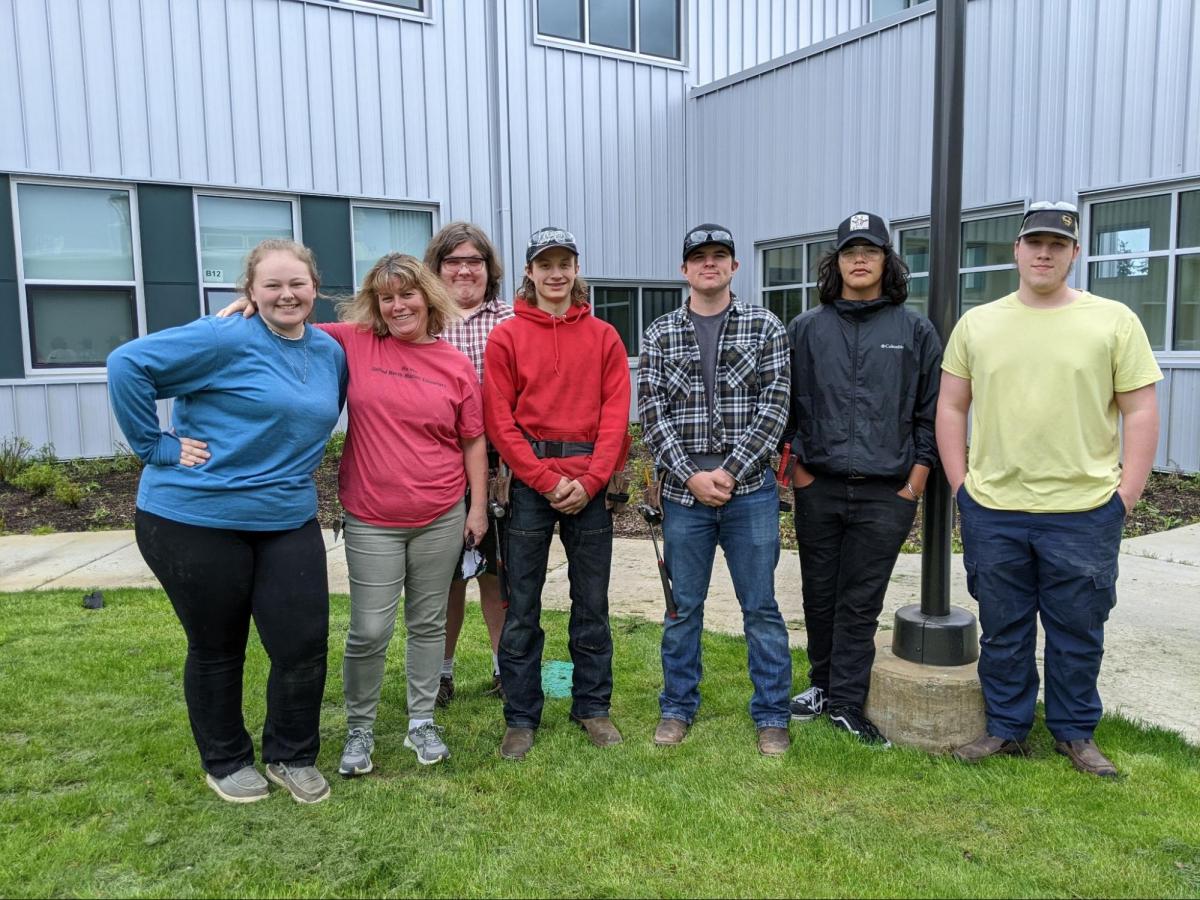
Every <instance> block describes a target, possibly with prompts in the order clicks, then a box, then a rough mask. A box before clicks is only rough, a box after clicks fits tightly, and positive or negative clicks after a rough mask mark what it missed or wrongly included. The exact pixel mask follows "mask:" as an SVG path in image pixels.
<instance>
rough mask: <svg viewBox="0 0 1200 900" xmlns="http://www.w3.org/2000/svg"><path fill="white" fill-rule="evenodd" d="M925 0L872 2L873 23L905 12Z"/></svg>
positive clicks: (880, 0)
mask: <svg viewBox="0 0 1200 900" xmlns="http://www.w3.org/2000/svg"><path fill="white" fill-rule="evenodd" d="M922 2H923V0H871V21H872V22H874V21H875V20H876V19H882V18H883V17H884V16H892V15H895V14H896V13H898V12H903V11H904V10H906V9H909V8H910V7H913V6H916V5H917V4H918V3H922Z"/></svg>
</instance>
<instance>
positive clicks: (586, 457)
mask: <svg viewBox="0 0 1200 900" xmlns="http://www.w3.org/2000/svg"><path fill="white" fill-rule="evenodd" d="M525 263H526V264H525V280H524V284H523V285H522V286H521V290H520V291H519V292H518V294H517V300H516V302H515V303H514V304H513V307H514V311H515V312H516V317H515V318H513V319H509V320H508V321H506V322H503V323H501V324H500V325H498V326H497V327H496V329H495V330H494V331H493V332H492V334H491V337H490V338H489V339H488V344H487V350H486V351H485V354H484V378H483V384H484V421H485V424H486V428H487V436H488V440H489V441H491V443H492V445H493V446H494V447H495V448H496V449H497V450H498V451H499V453H500V456H501V458H502V459H503V460H504V461H505V463H507V464H508V467H509V468H510V469H511V470H512V473H513V482H512V491H511V494H510V499H511V508H510V512H509V519H508V525H507V528H506V529H505V532H506V539H507V548H506V550H505V553H504V559H505V564H506V569H507V573H508V592H509V605H508V614H507V616H506V618H505V620H504V630H503V631H502V632H501V634H500V653H499V657H500V678H501V681H502V682H503V684H504V690H505V693H506V694H507V699H506V701H505V703H504V719H505V722H506V723H507V725H508V728H507V730H506V731H505V733H504V739H503V741H502V742H501V744H500V755H501V756H503V757H505V758H506V759H522V758H524V756H525V754H526V753H528V752H529V749H530V747H532V746H533V735H534V730H535V729H536V728H537V727H538V725H539V724H540V723H541V716H542V703H543V695H542V673H541V669H542V647H543V644H544V643H545V632H543V631H542V627H541V611H542V586H543V585H544V584H545V581H546V562H547V558H548V556H549V553H550V541H551V540H552V539H553V536H554V526H555V524H557V525H558V526H559V533H560V535H561V538H562V542H563V547H564V548H565V549H566V551H567V572H568V578H569V580H570V584H571V619H570V624H569V626H568V633H569V635H570V641H569V646H570V650H571V660H572V661H573V662H574V666H575V671H574V681H573V684H572V688H571V696H572V703H571V718H572V719H573V720H575V721H576V722H578V723H579V725H580V726H582V727H583V729H584V730H585V731H586V732H587V735H588V739H589V740H591V742H592V743H593V744H595V745H596V746H598V747H607V746H610V745H612V744H617V743H620V741H621V734H620V732H619V731H617V729H616V727H615V726H614V725H613V723H612V721H611V720H610V719H609V701H610V700H611V697H612V634H611V633H610V631H609V627H608V577H609V569H610V566H611V562H612V514H611V513H610V512H609V510H608V508H607V507H606V504H605V499H606V498H605V495H606V490H605V489H606V487H607V485H608V480H609V479H610V478H611V477H612V474H613V472H614V471H615V469H616V467H617V463H618V461H619V458H620V455H621V450H622V446H623V443H624V440H625V435H626V432H627V429H628V425H629V399H630V386H629V364H628V361H627V357H626V355H625V348H624V345H623V344H622V343H621V338H620V335H619V334H618V333H617V331H616V329H615V328H613V327H612V326H611V325H609V324H608V323H607V322H603V321H601V320H600V319H597V318H595V317H594V316H593V315H592V311H591V306H590V305H589V303H588V295H587V285H586V284H585V283H584V281H583V279H582V278H579V249H578V247H577V246H576V244H575V237H574V236H573V235H572V234H571V233H570V232H569V231H564V230H562V229H560V228H542V229H540V230H539V231H535V232H534V233H533V234H532V235H531V236H530V238H529V246H528V247H527V248H526V250H525Z"/></svg>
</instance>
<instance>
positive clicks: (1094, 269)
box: [1087, 189, 1200, 352]
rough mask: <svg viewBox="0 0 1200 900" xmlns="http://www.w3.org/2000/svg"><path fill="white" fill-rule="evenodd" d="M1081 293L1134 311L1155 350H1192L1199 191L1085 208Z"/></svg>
mask: <svg viewBox="0 0 1200 900" xmlns="http://www.w3.org/2000/svg"><path fill="white" fill-rule="evenodd" d="M1088 218H1089V223H1090V228H1089V241H1088V260H1087V273H1088V290H1090V291H1091V292H1092V293H1095V294H1098V295H1100V296H1101V297H1108V298H1110V299H1113V300H1120V301H1121V302H1122V303H1124V304H1126V305H1127V306H1128V307H1129V308H1130V309H1132V310H1133V311H1134V312H1136V313H1137V315H1138V318H1139V319H1141V321H1142V326H1143V327H1144V328H1145V329H1146V334H1147V336H1148V337H1149V338H1150V346H1151V347H1153V348H1154V349H1155V350H1181V351H1192V352H1195V351H1198V350H1200V190H1196V189H1193V190H1183V189H1181V190H1176V191H1165V192H1162V193H1158V194H1152V195H1149V196H1143V197H1129V198H1124V199H1119V200H1111V201H1105V202H1097V203H1092V204H1091V205H1090V206H1089V207H1088Z"/></svg>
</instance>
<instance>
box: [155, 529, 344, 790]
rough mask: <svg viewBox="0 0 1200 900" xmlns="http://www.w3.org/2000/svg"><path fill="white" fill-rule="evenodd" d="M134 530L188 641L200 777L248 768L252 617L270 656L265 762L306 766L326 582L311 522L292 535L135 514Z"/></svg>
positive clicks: (319, 681)
mask: <svg viewBox="0 0 1200 900" xmlns="http://www.w3.org/2000/svg"><path fill="white" fill-rule="evenodd" d="M135 530H136V534H137V543H138V549H140V550H141V551H142V556H143V557H144V558H145V560H146V564H147V565H149V566H150V569H151V570H152V571H153V572H154V574H155V576H156V577H157V578H158V580H159V582H160V583H161V584H162V586H163V589H164V590H165V591H166V592H167V596H168V597H169V598H170V599H171V605H172V606H174V607H175V614H176V615H177V616H178V617H179V621H180V622H181V623H182V624H183V630H184V632H185V633H186V634H187V641H188V652H187V662H186V663H185V664H184V667H183V692H184V696H185V697H186V699H187V707H188V717H189V719H190V720H191V723H192V734H193V735H195V738H196V746H197V748H198V749H199V750H200V762H201V765H202V766H203V767H204V770H205V771H206V772H208V773H209V774H211V775H213V776H214V777H216V778H223V777H224V776H226V775H229V774H231V773H233V772H236V771H238V770H239V769H241V768H243V767H244V766H248V765H252V764H253V763H254V744H253V743H252V741H251V740H250V735H249V734H248V733H247V731H246V725H245V721H244V720H243V718H242V671H243V669H244V667H245V663H246V639H247V637H248V635H249V633H250V618H251V616H253V617H254V624H255V626H256V627H257V628H258V635H259V637H260V638H261V639H262V643H263V647H264V648H265V649H266V651H267V656H269V657H270V659H271V674H270V677H269V679H268V681H267V718H266V722H265V723H264V724H263V735H262V758H263V760H264V762H268V763H272V762H284V763H288V764H290V765H296V766H311V765H313V764H314V763H315V762H316V759H317V751H318V750H319V748H320V719H321V698H322V696H323V695H324V692H325V657H326V653H327V651H328V643H329V582H328V578H327V575H326V571H325V543H324V541H323V540H322V538H321V529H320V526H318V525H317V520H316V519H311V520H310V521H308V522H307V523H306V524H304V525H302V526H301V527H299V528H296V529H293V530H291V531H232V530H227V529H223V528H204V527H201V526H198V525H185V524H183V523H181V522H175V521H172V520H170V519H164V518H162V517H161V516H156V515H154V514H153V513H148V512H145V511H143V510H140V509H139V510H138V511H137V516H136V519H135Z"/></svg>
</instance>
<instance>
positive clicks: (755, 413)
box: [637, 296, 791, 506]
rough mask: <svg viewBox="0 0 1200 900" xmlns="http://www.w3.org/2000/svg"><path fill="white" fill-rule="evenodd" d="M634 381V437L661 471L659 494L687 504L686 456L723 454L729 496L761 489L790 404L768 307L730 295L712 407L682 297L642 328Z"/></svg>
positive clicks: (782, 339)
mask: <svg viewBox="0 0 1200 900" xmlns="http://www.w3.org/2000/svg"><path fill="white" fill-rule="evenodd" d="M637 385H638V406H639V408H640V410H641V419H642V439H643V440H644V441H645V443H646V446H647V447H648V448H649V450H650V452H651V454H652V455H653V456H654V462H655V465H656V466H657V467H658V469H659V470H660V472H664V473H665V477H664V478H663V497H665V498H666V499H668V500H673V501H674V502H676V503H681V504H683V505H684V506H691V505H692V504H693V503H694V502H695V497H693V496H692V493H691V491H689V490H688V489H687V488H686V487H684V484H685V483H686V482H687V480H688V479H689V478H691V477H692V476H693V475H695V474H696V473H697V472H698V471H700V470H699V469H698V468H697V467H696V465H695V464H694V463H693V462H692V459H691V455H690V454H693V453H723V454H725V461H724V463H723V464H722V468H724V469H725V471H727V472H728V473H729V474H730V475H732V476H733V478H734V481H736V482H737V486H736V487H735V488H734V493H735V494H749V493H751V492H752V491H756V490H758V489H759V488H761V487H762V473H763V469H765V468H766V467H767V465H768V462H769V459H770V456H771V453H773V452H774V451H775V449H776V447H777V446H778V444H779V439H780V436H781V435H782V434H783V429H784V427H785V426H786V425H787V420H788V409H789V406H790V404H791V354H790V350H789V347H788V338H787V331H786V330H785V329H784V327H783V324H782V323H781V322H780V321H779V319H777V318H776V317H775V315H774V314H773V313H771V312H770V310H767V309H765V308H763V307H761V306H754V305H752V304H750V303H746V302H745V301H743V300H739V299H738V298H737V296H734V297H733V301H732V302H731V303H730V305H729V314H728V315H727V316H726V318H725V325H724V327H723V328H722V329H721V336H720V346H719V349H718V353H717V372H716V390H715V391H714V397H715V399H716V407H717V408H716V409H714V410H711V411H710V410H709V409H708V401H707V399H706V397H705V392H704V377H703V374H702V372H701V368H700V347H699V345H697V343H696V330H695V328H693V326H692V321H691V315H690V300H689V302H688V303H686V304H684V305H683V306H681V307H680V308H679V309H677V310H674V311H672V312H669V313H667V314H666V315H665V316H661V317H659V318H658V319H655V320H654V322H653V323H652V324H651V325H650V327H649V328H647V329H646V334H645V337H644V339H643V340H642V356H641V361H640V363H639V365H638V375H637Z"/></svg>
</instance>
